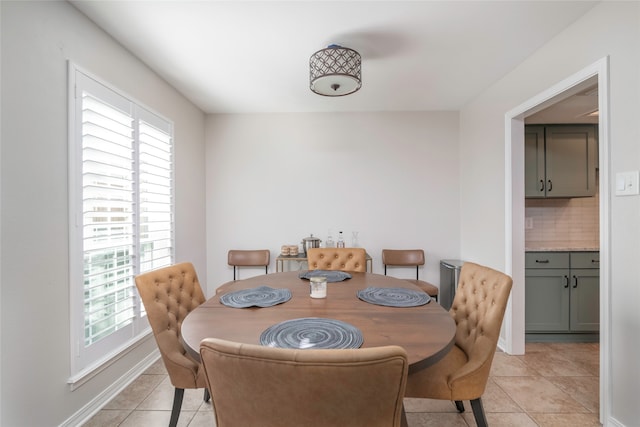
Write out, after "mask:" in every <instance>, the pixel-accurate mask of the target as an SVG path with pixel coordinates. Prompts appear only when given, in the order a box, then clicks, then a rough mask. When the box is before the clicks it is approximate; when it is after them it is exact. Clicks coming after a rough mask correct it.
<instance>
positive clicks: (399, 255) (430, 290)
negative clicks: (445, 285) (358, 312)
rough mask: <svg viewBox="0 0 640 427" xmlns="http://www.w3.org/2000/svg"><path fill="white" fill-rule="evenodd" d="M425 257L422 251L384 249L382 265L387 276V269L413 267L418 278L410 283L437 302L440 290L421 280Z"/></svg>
mask: <svg viewBox="0 0 640 427" xmlns="http://www.w3.org/2000/svg"><path fill="white" fill-rule="evenodd" d="M424 263H425V257H424V251H423V250H422V249H383V250H382V264H383V265H384V274H385V276H386V275H387V267H402V268H407V267H413V268H415V270H416V278H415V279H411V280H409V282H411V283H413V284H414V285H416V286H418V287H419V288H420V289H422V290H423V291H424V292H426V293H427V294H429V295H430V296H432V297H433V298H434V299H435V300H436V301H437V300H438V294H439V293H440V289H439V288H438V287H437V286H435V285H433V284H431V283H429V282H425V281H424V280H420V266H421V265H424Z"/></svg>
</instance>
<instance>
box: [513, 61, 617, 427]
mask: <svg viewBox="0 0 640 427" xmlns="http://www.w3.org/2000/svg"><path fill="white" fill-rule="evenodd" d="M594 76H597V77H598V107H599V111H600V116H599V140H598V147H599V165H598V166H599V168H600V173H599V176H600V186H599V192H600V193H599V196H600V422H601V423H603V424H605V425H615V424H614V423H615V420H613V419H612V418H611V402H612V388H611V384H610V382H611V366H610V364H611V349H612V345H611V335H612V334H611V307H610V304H611V299H610V292H611V249H610V239H611V230H610V222H611V220H610V216H611V215H610V213H611V199H610V197H611V192H610V188H609V186H610V182H609V181H610V180H609V175H610V157H609V151H610V141H609V57H604V58H601V59H600V60H598V61H596V62H595V63H593V64H591V65H590V66H588V67H586V68H584V69H582V70H580V71H579V72H577V73H575V74H574V75H572V76H570V77H568V78H566V79H564V80H563V81H561V82H560V83H558V84H556V85H554V86H552V87H551V88H549V89H547V90H545V91H543V92H542V93H540V94H538V95H537V96H535V97H533V98H531V99H529V100H527V101H526V102H524V103H523V104H521V105H519V106H518V107H516V108H514V109H513V110H511V111H509V112H507V113H506V114H505V170H507V171H508V174H507V180H506V181H507V184H506V194H505V204H506V206H505V212H506V218H505V236H506V242H505V250H506V255H505V264H506V270H507V271H511V274H512V276H513V278H514V283H520V284H521V285H520V287H515V286H514V290H516V291H514V292H513V293H512V295H511V299H512V300H513V304H512V305H508V306H507V311H506V313H505V318H504V319H505V326H506V328H505V329H506V331H507V335H506V337H505V346H506V348H507V349H508V350H509V351H508V352H510V353H511V354H523V353H524V286H523V285H524V262H522V263H520V262H517V261H516V260H517V259H518V257H520V256H521V257H523V258H524V203H523V202H522V201H523V200H524V187H523V186H520V185H519V186H514V185H512V184H511V181H515V182H518V181H519V180H521V175H522V172H523V170H524V156H523V155H520V154H519V153H515V151H517V149H518V147H522V146H523V144H524V135H523V133H522V132H520V133H518V132H514V129H515V128H517V127H520V126H522V125H523V123H524V117H526V116H528V115H531V114H533V113H534V112H536V111H540V110H541V109H543V108H545V107H547V106H548V105H550V104H552V103H554V102H555V101H556V98H557V97H561V96H566V94H567V93H568V92H570V91H571V90H572V88H574V87H575V86H577V85H579V84H580V83H582V82H584V81H586V80H588V79H589V78H592V77H594ZM519 350H522V351H519ZM603 420H606V423H604V422H603Z"/></svg>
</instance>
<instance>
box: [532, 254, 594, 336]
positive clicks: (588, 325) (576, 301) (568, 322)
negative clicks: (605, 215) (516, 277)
mask: <svg viewBox="0 0 640 427" xmlns="http://www.w3.org/2000/svg"><path fill="white" fill-rule="evenodd" d="M599 289H600V279H599V253H598V252H527V253H526V254H525V332H526V333H578V332H598V330H599V308H600V298H599V292H600V291H599Z"/></svg>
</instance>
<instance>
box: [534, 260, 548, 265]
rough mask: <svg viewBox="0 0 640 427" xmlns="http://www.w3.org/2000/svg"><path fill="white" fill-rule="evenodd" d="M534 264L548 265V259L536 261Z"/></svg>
mask: <svg viewBox="0 0 640 427" xmlns="http://www.w3.org/2000/svg"><path fill="white" fill-rule="evenodd" d="M536 262H537V263H538V264H549V260H548V259H537V260H536Z"/></svg>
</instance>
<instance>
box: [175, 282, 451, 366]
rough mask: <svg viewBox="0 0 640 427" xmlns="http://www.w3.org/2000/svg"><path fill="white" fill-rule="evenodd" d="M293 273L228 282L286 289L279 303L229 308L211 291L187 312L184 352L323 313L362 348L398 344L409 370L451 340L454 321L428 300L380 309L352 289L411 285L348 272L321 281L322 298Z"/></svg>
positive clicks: (249, 339) (256, 338)
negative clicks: (357, 335)
mask: <svg viewBox="0 0 640 427" xmlns="http://www.w3.org/2000/svg"><path fill="white" fill-rule="evenodd" d="M298 274H299V272H297V271H293V272H285V273H272V274H267V275H263V276H256V277H252V278H250V279H244V280H238V281H237V282H234V283H233V285H232V287H231V288H230V289H229V292H233V291H237V290H240V289H249V288H256V287H258V286H263V285H265V286H269V287H271V288H287V289H290V290H291V299H290V300H289V301H287V302H285V303H283V304H279V305H275V306H272V307H266V308H259V307H252V308H231V307H227V306H225V305H223V304H222V303H221V302H220V296H221V295H216V296H214V297H212V298H210V299H209V300H207V301H206V302H204V303H203V304H201V305H200V306H198V307H197V308H196V309H194V310H193V311H192V312H191V313H189V314H188V315H187V317H186V318H185V319H184V321H183V322H182V327H181V335H182V339H183V342H184V346H185V348H186V350H187V351H188V352H189V353H190V355H191V356H193V357H194V358H196V360H200V355H199V350H200V341H202V340H203V339H204V338H208V337H214V338H221V339H225V340H229V341H235V342H241V343H248V344H260V334H261V333H262V332H263V331H264V330H265V329H267V328H268V327H269V326H272V325H275V324H276V323H280V322H282V321H285V320H290V319H296V318H302V317H323V318H329V319H336V320H341V321H343V322H347V323H349V324H351V325H353V326H355V327H357V328H358V329H360V331H361V332H362V335H363V338H364V342H363V344H362V347H378V346H384V345H399V346H400V347H403V348H404V349H405V350H406V352H407V355H408V360H409V372H415V371H416V370H420V369H422V368H424V367H426V366H429V365H431V364H433V363H435V362H437V361H438V360H440V359H441V358H442V357H443V356H444V355H445V354H447V353H448V352H449V350H450V349H451V347H452V346H453V343H454V336H455V331H456V325H455V322H454V320H453V319H452V318H451V316H450V315H449V313H448V312H447V311H446V310H445V309H444V308H442V307H441V306H440V305H439V304H438V303H436V302H435V301H434V300H433V299H432V300H431V301H430V302H429V303H427V304H425V305H422V306H418V307H386V306H379V305H374V304H369V303H367V302H364V301H362V300H360V299H359V298H358V296H357V294H356V292H357V291H358V290H360V289H365V288H366V287H368V286H372V287H380V288H407V289H414V290H419V288H417V287H416V286H414V285H413V284H411V283H409V282H407V281H405V280H401V279H396V278H393V277H389V276H383V275H380V274H372V273H350V274H351V275H352V278H351V279H347V280H345V281H342V282H335V283H328V284H327V298H324V299H314V298H311V297H310V296H309V281H308V280H305V279H300V278H298Z"/></svg>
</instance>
